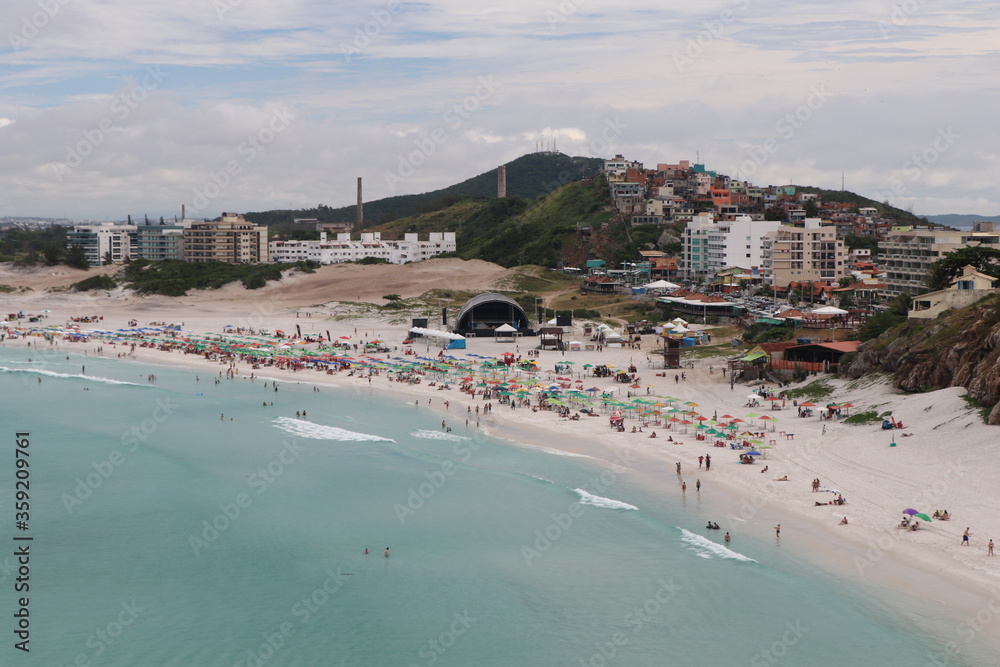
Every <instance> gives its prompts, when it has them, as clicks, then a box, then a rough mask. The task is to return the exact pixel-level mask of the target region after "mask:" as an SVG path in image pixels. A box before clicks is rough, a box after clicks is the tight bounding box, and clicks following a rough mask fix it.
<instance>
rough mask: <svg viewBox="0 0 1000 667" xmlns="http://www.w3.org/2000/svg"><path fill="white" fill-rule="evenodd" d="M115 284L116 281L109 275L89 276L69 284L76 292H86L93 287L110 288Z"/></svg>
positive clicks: (116, 284) (98, 288) (93, 288)
mask: <svg viewBox="0 0 1000 667" xmlns="http://www.w3.org/2000/svg"><path fill="white" fill-rule="evenodd" d="M117 286H118V283H117V282H115V279H114V278H112V277H111V276H91V277H89V278H85V279H84V280H81V281H80V282H77V283H73V284H72V285H71V287H72V288H73V289H75V290H76V291H77V292H87V291H90V290H95V289H97V290H110V289H114V288H115V287H117Z"/></svg>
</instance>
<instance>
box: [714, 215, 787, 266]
mask: <svg viewBox="0 0 1000 667" xmlns="http://www.w3.org/2000/svg"><path fill="white" fill-rule="evenodd" d="M779 227H781V223H780V222H778V221H776V220H754V219H753V218H751V217H750V216H749V215H744V214H740V215H737V216H735V217H734V218H733V219H732V220H731V221H719V222H717V223H716V224H715V225H714V226H713V227H712V228H710V229H709V230H708V270H709V271H710V272H711V273H717V272H719V271H721V270H723V269H727V268H729V267H733V266H738V267H739V268H741V269H745V270H746V271H747V272H748V273H749V271H750V269H751V268H752V267H759V266H761V265H762V264H763V261H764V253H763V243H762V239H763V237H764V235H765V234H767V233H768V232H773V231H777V229H778V228H779Z"/></svg>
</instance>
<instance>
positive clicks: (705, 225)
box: [681, 213, 715, 280]
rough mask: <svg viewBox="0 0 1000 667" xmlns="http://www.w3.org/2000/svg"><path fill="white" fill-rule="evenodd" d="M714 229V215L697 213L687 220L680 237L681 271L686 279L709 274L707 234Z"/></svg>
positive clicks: (699, 277) (703, 276)
mask: <svg viewBox="0 0 1000 667" xmlns="http://www.w3.org/2000/svg"><path fill="white" fill-rule="evenodd" d="M714 229H715V216H713V215H712V214H711V213H699V214H698V215H696V216H693V217H692V218H691V220H690V221H688V223H687V226H686V227H685V228H684V234H683V236H682V237H681V273H682V274H683V277H684V278H686V279H687V280H697V279H701V278H705V277H707V276H708V275H709V273H710V272H709V268H708V267H709V264H708V235H709V232H711V231H712V230H714Z"/></svg>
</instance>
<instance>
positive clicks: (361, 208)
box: [354, 176, 365, 232]
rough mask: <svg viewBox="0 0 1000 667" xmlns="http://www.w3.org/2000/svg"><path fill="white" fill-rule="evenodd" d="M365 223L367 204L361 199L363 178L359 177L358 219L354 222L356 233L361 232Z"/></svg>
mask: <svg viewBox="0 0 1000 667" xmlns="http://www.w3.org/2000/svg"><path fill="white" fill-rule="evenodd" d="M364 222H365V204H364V201H363V200H362V199H361V177H360V176H358V217H357V219H356V220H355V221H354V228H355V230H356V231H359V232H360V231H361V226H362V225H363V224H364Z"/></svg>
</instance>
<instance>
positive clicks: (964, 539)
mask: <svg viewBox="0 0 1000 667" xmlns="http://www.w3.org/2000/svg"><path fill="white" fill-rule="evenodd" d="M962 546H963V547H967V546H969V529H968V528H966V529H965V532H964V533H962Z"/></svg>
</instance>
